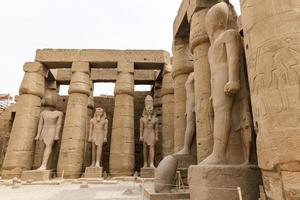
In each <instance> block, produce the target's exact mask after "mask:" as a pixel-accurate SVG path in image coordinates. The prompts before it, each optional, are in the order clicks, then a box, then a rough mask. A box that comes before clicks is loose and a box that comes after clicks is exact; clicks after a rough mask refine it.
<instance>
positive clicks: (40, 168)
mask: <svg viewBox="0 0 300 200" xmlns="http://www.w3.org/2000/svg"><path fill="white" fill-rule="evenodd" d="M37 170H46V167H45V166H43V165H42V166H40V167H39V168H38V169H37Z"/></svg>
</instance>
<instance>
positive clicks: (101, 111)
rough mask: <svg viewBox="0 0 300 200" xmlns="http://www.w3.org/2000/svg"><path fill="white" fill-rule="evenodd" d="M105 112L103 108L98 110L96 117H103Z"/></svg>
mask: <svg viewBox="0 0 300 200" xmlns="http://www.w3.org/2000/svg"><path fill="white" fill-rule="evenodd" d="M103 113H104V111H103V109H102V108H96V116H98V117H102V115H103Z"/></svg>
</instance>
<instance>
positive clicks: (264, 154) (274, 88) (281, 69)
mask: <svg viewBox="0 0 300 200" xmlns="http://www.w3.org/2000/svg"><path fill="white" fill-rule="evenodd" d="M240 2H241V10H242V25H243V31H244V36H245V40H244V43H245V49H246V57H247V67H248V77H249V84H250V89H251V100H252V110H253V115H254V124H255V126H256V127H255V128H256V129H257V155H258V160H259V162H258V163H259V167H260V168H262V169H263V175H264V177H263V179H264V185H265V190H266V194H267V198H270V199H293V198H292V197H291V195H290V190H289V189H288V188H287V187H286V185H289V180H290V179H285V178H284V176H283V172H284V173H288V174H294V175H291V176H289V177H293V176H294V177H297V173H298V172H299V171H300V164H299V163H300V162H299V161H300V153H299V152H300V146H299V141H300V135H299V129H300V123H299V120H298V119H299V111H300V102H299V73H298V71H299V52H300V49H299V45H300V33H299V32H300V21H299V17H300V13H299V12H298V10H299V8H300V4H299V2H298V1H297V0H292V1H289V2H286V1H284V0H278V1H271V0H266V1H259V0H254V1H250V0H241V1H240ZM270 5H272V9H270ZM281 173H282V175H281ZM286 181H288V182H286ZM297 185H298V187H299V182H298V183H297ZM294 187H296V185H295V186H294ZM282 191H283V193H285V195H283V194H282ZM287 193H289V194H287ZM294 194H295V195H299V194H300V193H299V190H298V191H297V190H294Z"/></svg>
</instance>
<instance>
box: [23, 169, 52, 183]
mask: <svg viewBox="0 0 300 200" xmlns="http://www.w3.org/2000/svg"><path fill="white" fill-rule="evenodd" d="M51 177H52V176H51V170H24V171H23V172H22V175H21V180H22V181H29V180H31V181H49V180H50V178H51Z"/></svg>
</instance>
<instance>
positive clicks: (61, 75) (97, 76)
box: [56, 69, 160, 84]
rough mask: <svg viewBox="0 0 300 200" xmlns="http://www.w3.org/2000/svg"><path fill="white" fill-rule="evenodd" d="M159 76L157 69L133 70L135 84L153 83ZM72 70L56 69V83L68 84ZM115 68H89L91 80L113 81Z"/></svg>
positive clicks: (115, 77)
mask: <svg viewBox="0 0 300 200" xmlns="http://www.w3.org/2000/svg"><path fill="white" fill-rule="evenodd" d="M159 76H160V74H159V72H158V71H157V70H134V81H135V84H154V82H155V80H157V78H158V77H159ZM71 77H72V71H71V70H70V69H58V70H57V73H56V81H57V83H58V84H70V81H71ZM116 79H117V69H91V80H92V81H93V82H115V81H116Z"/></svg>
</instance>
